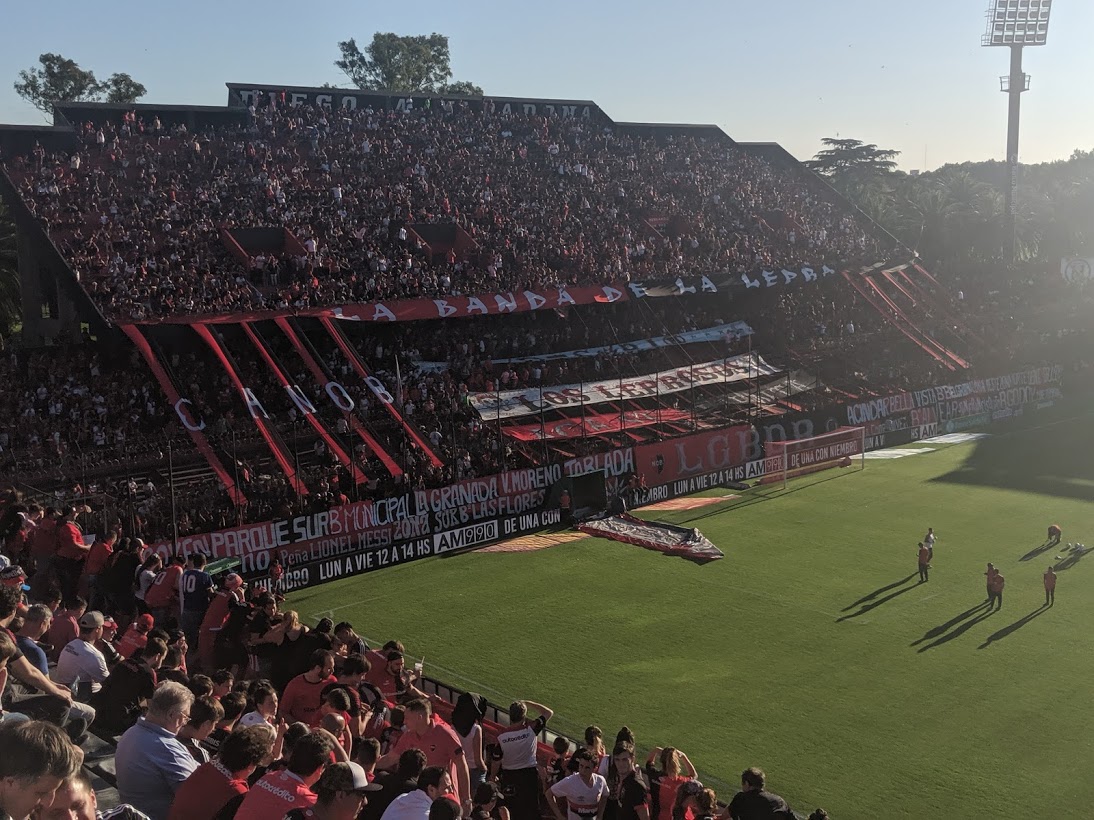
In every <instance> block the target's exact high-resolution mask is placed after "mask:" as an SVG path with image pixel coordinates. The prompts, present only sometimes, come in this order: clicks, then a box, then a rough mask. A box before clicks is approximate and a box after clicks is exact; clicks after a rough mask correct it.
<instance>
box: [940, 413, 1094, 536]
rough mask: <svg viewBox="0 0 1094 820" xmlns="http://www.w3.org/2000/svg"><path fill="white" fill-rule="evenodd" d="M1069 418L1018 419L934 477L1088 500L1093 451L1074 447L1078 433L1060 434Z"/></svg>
mask: <svg viewBox="0 0 1094 820" xmlns="http://www.w3.org/2000/svg"><path fill="white" fill-rule="evenodd" d="M1069 421H1071V419H1065V420H1062V421H1056V422H1050V423H1048V424H1045V425H1043V426H1042V427H1040V428H1032V427H1030V426H1029V425H1030V423H1031V422H1033V418H1032V417H1031V418H1028V419H1026V418H1023V419H1018V420H1015V422H1014V423H1013V424H1009V425H1007V428H1009V429H1005V430H1004V431H1003V432H1002V433H1001V434H996V435H992V436H990V437H988V438H983V439H980V440H979V441H977V442H976V444H975V447H974V448H973V450H972V452H971V453H969V455H968V457H967V458H966V459H965V461H964V463H963V464H961V466H960V467H958V468H957V469H955V470H952V471H951V472H949V473H946V474H945V475H942V476H938V477H937V478H933V479H931V481H936V482H944V483H947V484H966V485H978V486H982V487H1000V488H1002V489H1007V490H1020V491H1022V492H1027V493H1036V494H1038V495H1050V496H1053V497H1056V498H1073V499H1081V500H1083V501H1087V500H1089V499H1090V496H1091V493H1092V491H1094V490H1092V486H1091V474H1090V466H1089V453H1088V452H1087V449H1086V448H1085V447H1076V446H1075V441H1074V437H1072V436H1067V435H1061V434H1060V433H1061V431H1060V429H1059V425H1061V424H1064V423H1066V422H1069ZM1038 529H1040V528H1039V527H1038Z"/></svg>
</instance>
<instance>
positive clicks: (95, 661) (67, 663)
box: [53, 638, 110, 692]
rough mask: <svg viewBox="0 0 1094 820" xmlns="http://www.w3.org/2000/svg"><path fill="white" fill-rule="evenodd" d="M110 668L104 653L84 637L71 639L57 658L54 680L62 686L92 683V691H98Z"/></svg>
mask: <svg viewBox="0 0 1094 820" xmlns="http://www.w3.org/2000/svg"><path fill="white" fill-rule="evenodd" d="M109 674H110V670H109V669H108V668H107V666H106V658H104V657H103V653H102V652H100V651H99V650H98V649H96V648H95V647H94V646H92V645H91V644H89V643H88V642H87V641H85V640H83V639H82V638H76V640H74V641H69V642H68V644H67V645H66V646H65V648H64V649H62V650H61V656H60V657H59V658H58V659H57V668H56V669H54V670H53V680H54V681H56V682H57V683H59V684H61V685H62V686H75V685H76V684H77V683H87V682H90V683H91V691H93V692H98V691H99V688H100V686H99V684H101V683H102V682H103V681H104V680H106V676H107V675H109Z"/></svg>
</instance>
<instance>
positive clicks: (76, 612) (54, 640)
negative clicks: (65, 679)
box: [46, 595, 87, 661]
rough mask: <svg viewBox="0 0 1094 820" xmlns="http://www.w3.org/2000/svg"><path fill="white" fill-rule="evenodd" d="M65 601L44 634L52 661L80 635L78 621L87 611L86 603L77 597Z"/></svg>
mask: <svg viewBox="0 0 1094 820" xmlns="http://www.w3.org/2000/svg"><path fill="white" fill-rule="evenodd" d="M65 601H66V603H65V608H64V609H62V610H61V611H60V612H58V613H57V614H56V615H54V616H53V623H52V624H51V625H50V627H49V632H47V633H46V642H47V643H49V644H50V645H51V646H52V647H53V649H52V650H51V651H50V653H49V656H50V659H51V660H54V661H55V660H57V656H58V655H60V654H61V650H62V649H64V648H65V647H66V646H68V644H69V642H71V641H74V640H76V636H77V635H79V634H80V624H79V620H80V618H82V617H83V615H84V613H85V612H86V611H87V601H85V600H84V599H83V598H81V597H79V596H78V595H77V596H74V597H72V598H66V599H65Z"/></svg>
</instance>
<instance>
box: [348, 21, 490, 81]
mask: <svg viewBox="0 0 1094 820" xmlns="http://www.w3.org/2000/svg"><path fill="white" fill-rule="evenodd" d="M338 50H339V51H340V52H341V53H342V59H341V60H336V61H335V63H334V64H335V65H336V66H337V67H338V68H339V69H341V70H342V71H343V72H345V74H346V76H347V77H349V78H350V81H351V82H352V83H353V84H354V85H355V86H357V87H358V88H361V89H364V90H366V91H395V92H398V93H422V92H426V93H436V94H481V93H482V89H481V88H479V87H478V86H477V85H474V84H472V83H470V82H467V81H466V80H461V81H459V82H455V83H452V84H449V82H448V81H449V80H450V79H451V78H452V67H451V65H450V57H449V53H448V38H447V37H446V36H444V35H443V34H436V33H433V34H430V35H428V36H426V35H416V36H406V37H402V36H400V35H398V34H395V33H393V32H379V31H378V32H376V33H375V34H374V35H372V42H371V43H369V44H368V46H367V47H366V48H365V50H364V52H362V51H361V49H360V48H359V47H358V46H357V41H356V40H354V39H352V38H351V39H349V40H345V41H343V42H340V43H339V44H338Z"/></svg>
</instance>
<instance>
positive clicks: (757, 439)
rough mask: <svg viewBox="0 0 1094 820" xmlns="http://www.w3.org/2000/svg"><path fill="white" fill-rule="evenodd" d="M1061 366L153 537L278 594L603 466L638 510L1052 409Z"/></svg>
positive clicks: (435, 544) (468, 544)
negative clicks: (278, 585) (792, 453)
mask: <svg viewBox="0 0 1094 820" xmlns="http://www.w3.org/2000/svg"><path fill="white" fill-rule="evenodd" d="M1063 375H1064V369H1063V368H1062V367H1061V366H1059V365H1046V366H1041V367H1034V368H1029V369H1026V370H1020V371H1016V372H1012V373H1007V374H1005V375H1002V376H997V377H993V378H988V379H976V380H972V381H967V382H961V383H958V384H945V385H935V386H931V387H925V388H923V389H921V390H916V391H908V392H902V393H895V394H893V395H890V396H885V397H880V398H875V399H871V400H869V401H862V402H854V403H849V404H846V405H833V406H832V407H829V408H825V409H823V410H820V411H816V412H812V413H799V414H787V415H784V416H778V417H774V418H772V419H770V420H767V421H764V422H761V423H757V424H756V425H737V426H733V427H727V428H723V429H718V430H708V431H703V432H699V433H695V434H693V435H690V436H683V437H681V438H676V439H669V440H667V441H662V442H655V443H650V444H639V445H634V446H629V447H622V448H617V449H614V450H608V451H605V452H602V453H598V454H596V455H590V456H585V457H580V458H575V459H570V460H567V461H564V462H558V463H553V464H548V465H544V466H541V467H535V468H528V469H521V470H509V471H507V472H504V473H499V474H497V475H493V476H485V477H482V478H475V479H468V480H465V481H461V482H458V483H457V484H453V485H450V486H448V487H442V488H437V489H432V490H414V491H410V492H407V493H404V494H402V495H397V496H392V497H390V498H384V499H379V500H375V501H361V502H357V503H353V504H347V505H343V506H339V507H334V508H331V509H329V510H323V511H321V512H316V513H311V514H309V515H301V516H296V517H294V518H289V519H281V520H277V521H268V522H265V523H262V524H253V525H246V526H242V527H235V528H231V529H227V530H218V531H216V532H212V533H203V534H198V535H191V536H187V537H185V538H181V539H179V541H178V543H177V545H174V544H172V543H171V542H170V541H164V542H160V543H159V544H157V545H156V546H155V548H156V549H157V551H159V552H160V553H162V554H164V555H168V554H170V553H171V552H173V551H175V550H176V549H177V550H178V551H180V552H182V553H184V554H187V555H189V554H192V553H194V552H201V553H204V554H205V555H206V556H208V557H209V558H239V559H240V560H241V561H242V567H241V571H242V572H243V574H244V575H245V576H247V577H250V578H264V577H266V576H267V575H268V573H269V568H270V565H271V563H272V561H273V559H274V558H275V557H276V558H278V559H280V561H281V563H282V565H283V566H284V568H285V573H284V577H283V579H282V588H283V590H284V591H286V592H288V591H294V590H298V589H304V588H307V587H312V586H317V585H319V584H323V583H326V582H327V581H333V580H337V579H339V578H345V577H349V576H352V575H359V574H361V573H365V572H372V571H374V570H378V569H383V568H385V567H391V566H396V565H398V564H404V563H408V562H410V561H415V560H418V559H419V558H427V557H430V556H434V555H444V554H449V553H455V552H460V551H463V550H468V549H474V548H477V547H483V546H488V545H490V544H493V543H496V542H498V541H501V540H505V539H508V538H514V537H518V536H524V535H530V534H532V533H536V532H541V531H543V530H546V529H548V528H551V527H555V526H558V525H560V524H561V523H562V515H561V512H560V510H559V495H560V494H561V492H562V489H563V488H565V487H567V485H568V482H567V479H570V478H573V477H575V476H580V475H586V474H588V473H594V472H603V473H604V477H605V483H606V485H607V489H608V492H609V493H614V492H620V491H621V490H622V482H623V480H624V479H625V478H626V477H627V476H629V475H631V474H634V473H638V474H640V475H642V476H644V478H645V480H646V484H647V486H646V488H645V489H642V490H639V491H637V492H634V493H632V494H631V497H630V498H628V502H629V503H630V504H631V506H637V507H640V506H643V505H646V504H651V503H655V502H659V501H665V500H668V499H671V498H676V497H678V496H683V495H689V494H691V493H695V492H700V491H702V490H708V489H711V488H713V487H717V486H720V485H723V484H726V483H728V482H740V481H750V480H754V479H759V478H762V477H763V476H764V475H765V474H767V473H768V472H770V471H775V470H781V464H780V463H779V460H778V458H770V459H769V458H767V457H765V453H764V443H765V442H769V441H782V440H787V439H802V438H810V437H812V436H815V435H819V434H822V433H825V432H830V431H832V430H835V429H837V428H839V427H844V426H862V427H865V428H866V437H865V440H864V443H865V447H866V449H867V450H875V449H879V448H882V447H894V446H900V445H902V444H909V443H911V442H913V441H918V440H923V439H928V438H931V437H933V436H936V435H941V434H944V433H953V432H961V431H965V430H971V429H981V428H984V427H986V426H989V425H990V424H992V423H993V422H996V421H1001V420H1004V419H1009V418H1014V417H1017V416H1022V415H1024V414H1027V413H1033V412H1036V411H1038V410H1040V409H1044V408H1047V407H1051V406H1052V405H1054V404H1055V403H1056V402H1057V401H1058V400H1059V399H1060V398H1062V395H1063V394H1062V392H1061V379H1062V377H1063Z"/></svg>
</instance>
